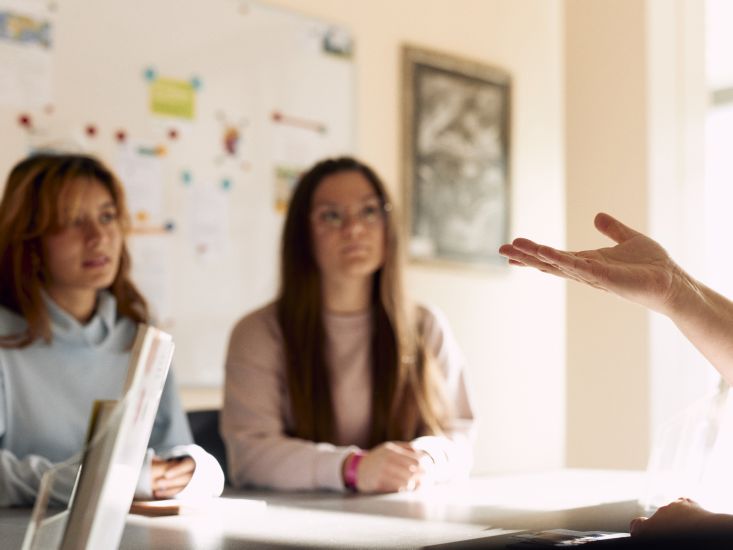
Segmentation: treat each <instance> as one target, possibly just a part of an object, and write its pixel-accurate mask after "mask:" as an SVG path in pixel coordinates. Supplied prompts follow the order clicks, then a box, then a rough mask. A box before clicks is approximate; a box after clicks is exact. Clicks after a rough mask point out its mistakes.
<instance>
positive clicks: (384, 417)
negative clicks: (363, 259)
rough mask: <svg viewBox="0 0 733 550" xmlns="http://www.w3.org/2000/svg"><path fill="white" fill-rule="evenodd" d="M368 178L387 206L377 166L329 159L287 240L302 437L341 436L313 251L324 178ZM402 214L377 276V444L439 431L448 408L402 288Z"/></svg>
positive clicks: (284, 280) (309, 178) (285, 294)
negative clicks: (314, 216)
mask: <svg viewBox="0 0 733 550" xmlns="http://www.w3.org/2000/svg"><path fill="white" fill-rule="evenodd" d="M349 171H354V172H358V173H359V174H361V175H363V176H364V177H365V178H366V179H367V180H368V181H369V183H370V184H371V185H372V187H373V188H374V191H375V192H376V194H377V196H378V197H379V199H380V200H381V201H382V203H383V205H384V206H385V207H386V208H385V210H387V209H388V208H389V206H391V204H390V201H389V197H388V194H387V190H386V187H385V186H384V184H383V183H382V181H381V180H380V178H379V177H378V176H377V174H376V173H375V172H374V170H372V169H371V168H370V167H369V166H367V165H365V164H363V163H362V162H360V161H358V160H356V159H354V158H351V157H340V158H336V159H327V160H324V161H321V162H319V163H318V164H316V165H315V166H313V167H312V168H311V169H310V170H309V171H308V172H306V173H305V174H303V176H302V177H301V178H300V180H299V182H298V184H297V186H296V188H295V191H294V193H293V196H292V199H291V202H290V206H289V208H288V214H287V218H286V220H285V227H284V230H283V237H282V248H281V277H280V285H281V286H280V294H279V298H278V301H277V316H278V321H279V324H280V328H281V330H282V333H283V338H284V341H285V352H286V361H287V378H288V387H289V391H290V401H291V405H292V409H293V416H294V419H295V433H294V434H293V435H294V436H296V437H300V438H302V439H308V440H311V441H328V442H333V439H334V418H333V414H334V413H333V403H332V399H331V385H330V377H329V369H328V368H327V360H326V354H325V349H326V342H327V339H326V333H325V327H324V323H323V300H322V295H321V280H320V272H319V269H318V265H317V263H316V260H315V257H314V253H313V242H312V235H311V222H310V213H311V208H312V201H313V194H314V192H315V190H316V188H317V187H318V185H319V184H320V183H321V181H323V179H324V178H326V177H327V176H330V175H332V174H335V173H338V172H349ZM395 215H396V214H395V212H394V209H391V211H389V213H388V214H387V215H386V216H385V224H384V227H385V253H384V262H383V265H382V267H381V268H380V269H379V270H378V271H377V272H376V273H375V274H374V279H373V290H372V340H371V380H372V395H371V432H370V444H371V445H377V444H379V443H382V442H384V441H389V440H402V441H408V440H410V439H413V438H414V437H417V436H419V435H424V434H430V433H439V432H440V431H441V424H442V420H443V417H444V415H443V413H444V412H445V411H444V410H443V407H444V405H445V403H444V402H443V401H444V400H442V398H441V395H440V392H439V388H438V384H437V382H436V379H435V374H434V372H433V371H434V366H433V365H434V362H433V361H432V360H431V358H430V357H429V356H428V354H427V353H426V349H425V346H424V344H423V342H422V338H421V332H422V331H421V329H420V327H418V326H417V325H416V321H415V319H416V315H414V312H413V311H411V310H408V307H407V305H406V301H405V296H404V291H403V286H402V251H401V248H400V238H399V225H398V221H397V220H396V219H395Z"/></svg>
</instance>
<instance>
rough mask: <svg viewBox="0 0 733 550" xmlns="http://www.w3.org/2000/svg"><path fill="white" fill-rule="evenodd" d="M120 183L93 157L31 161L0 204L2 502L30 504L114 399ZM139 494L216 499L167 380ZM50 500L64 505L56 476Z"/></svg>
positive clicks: (212, 479) (122, 260)
mask: <svg viewBox="0 0 733 550" xmlns="http://www.w3.org/2000/svg"><path fill="white" fill-rule="evenodd" d="M128 227H129V220H128V214H127V210H126V208H125V200H124V196H123V191H122V186H121V185H120V182H119V181H118V180H117V178H116V177H115V176H114V174H112V172H111V171H110V170H109V169H107V168H106V167H105V166H104V165H103V164H102V163H101V162H99V161H98V160H96V159H94V158H91V157H87V156H82V155H55V154H39V155H35V156H32V157H29V158H27V159H25V160H23V161H21V162H20V163H18V164H17V165H16V166H15V167H14V168H13V169H12V171H11V172H10V175H9V177H8V180H7V182H6V184H5V189H4V193H3V196H2V201H1V202H0V505H1V506H12V505H28V504H32V503H33V501H34V500H35V497H36V495H37V493H38V489H39V484H40V481H41V477H42V475H43V473H44V472H46V471H47V470H49V469H50V468H52V467H53V466H54V464H56V463H59V462H63V461H66V460H67V459H69V458H71V457H73V456H74V455H76V454H77V453H79V452H80V451H82V450H83V447H84V441H85V437H86V430H87V425H88V423H89V420H88V419H89V415H90V413H91V412H92V403H93V402H94V400H96V399H118V398H120V397H121V392H122V390H123V387H124V383H125V377H126V375H127V366H128V361H129V355H130V348H131V346H132V343H133V340H134V337H135V332H136V326H137V323H146V322H149V321H150V316H149V314H148V309H147V305H146V303H145V300H144V299H143V297H142V296H141V294H140V293H139V292H138V291H137V289H136V288H135V285H134V284H133V283H132V281H131V280H130V256H129V254H128V251H127V247H126V245H125V235H126V233H127V229H128ZM150 447H151V450H150V451H149V452H148V455H147V458H146V461H145V465H144V467H143V472H142V473H141V475H140V480H139V483H138V490H137V492H136V494H137V496H138V497H139V498H142V497H148V498H150V497H154V498H170V497H183V496H187V495H188V496H190V495H206V496H212V495H218V494H220V493H221V491H222V488H223V484H224V477H223V473H222V471H221V467H220V466H219V464H218V463H217V462H216V460H215V459H214V458H213V457H212V456H211V455H209V454H207V453H206V452H205V451H204V450H203V449H201V448H200V447H197V446H196V445H193V440H192V437H191V432H190V430H189V427H188V422H187V420H186V415H185V413H184V411H183V409H182V408H181V405H180V403H179V401H178V397H177V395H176V392H175V388H174V385H173V380H172V376H171V375H170V374H169V376H168V380H167V381H166V384H165V388H164V390H163V394H162V396H161V400H160V407H159V409H158V413H157V416H156V418H155V424H154V426H153V432H152V435H151V438H150ZM64 473H65V474H66V475H62V476H61V483H60V484H59V486H58V487H59V488H58V489H57V490H56V491H55V492H54V493H53V495H52V497H53V500H54V501H55V502H57V503H62V502H65V501H66V500H68V498H69V496H70V493H71V487H72V486H73V483H74V476H73V473H74V472H73V471H72V469H68V470H64Z"/></svg>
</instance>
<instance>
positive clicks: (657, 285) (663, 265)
mask: <svg viewBox="0 0 733 550" xmlns="http://www.w3.org/2000/svg"><path fill="white" fill-rule="evenodd" d="M570 255H573V256H576V257H577V258H578V259H579V260H591V263H590V265H588V264H586V265H585V266H582V268H581V266H579V268H576V269H574V268H573V267H572V266H566V267H561V270H562V271H563V272H564V274H565V275H566V276H568V277H570V278H572V279H576V280H579V281H582V282H585V283H588V284H590V285H592V286H596V287H599V288H602V289H604V290H608V291H610V292H613V293H615V294H618V295H619V296H622V297H624V298H627V299H629V300H631V301H633V302H637V303H640V304H642V305H645V306H647V307H650V308H652V309H656V310H659V309H662V308H663V307H664V304H666V303H667V302H668V301H669V299H670V297H671V293H672V283H673V275H672V274H673V273H674V269H670V268H673V267H674V262H672V260H671V259H670V257H669V255H668V254H667V252H666V251H665V250H664V248H662V247H661V246H660V245H659V244H657V243H656V242H655V241H653V240H652V239H650V238H648V237H646V236H644V235H642V234H636V235H635V236H633V237H631V238H630V239H628V240H626V241H624V242H622V243H620V244H617V245H616V246H613V247H608V248H600V249H598V250H588V251H584V252H578V253H576V254H572V253H571V254H570ZM588 267H590V269H588Z"/></svg>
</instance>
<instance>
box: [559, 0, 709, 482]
mask: <svg viewBox="0 0 733 550" xmlns="http://www.w3.org/2000/svg"><path fill="white" fill-rule="evenodd" d="M703 15H704V2H699V1H697V0H647V1H645V2H639V1H637V0H590V1H588V0H566V2H565V24H566V34H565V36H566V42H565V67H566V73H565V80H566V95H565V112H566V135H565V168H566V173H567V195H566V198H565V200H566V208H567V239H568V247H569V248H571V249H584V248H592V247H596V246H600V245H605V244H607V243H609V242H610V241H609V240H608V239H606V238H605V237H603V236H601V235H600V234H599V233H597V232H596V231H595V229H594V228H593V224H592V220H593V217H594V215H595V213H596V212H598V211H601V210H604V211H607V212H609V213H612V214H614V215H616V216H617V217H619V218H621V219H622V220H623V221H625V222H626V223H628V224H629V225H631V226H633V227H635V228H637V229H639V230H641V231H645V232H648V233H649V234H651V235H652V236H653V237H655V238H657V239H658V240H659V241H660V242H662V243H663V244H664V245H665V246H666V247H667V249H668V250H669V251H670V253H672V255H673V256H674V257H675V258H676V259H677V260H678V261H679V262H680V263H681V264H682V265H683V266H685V267H686V268H688V269H690V270H691V271H692V272H693V273H700V269H699V267H700V265H701V263H702V259H701V257H700V255H701V254H700V251H701V250H702V247H701V246H699V243H700V242H701V234H702V231H703V220H702V207H701V201H702V197H703V172H702V165H703V158H702V157H703V135H704V132H703V128H704V110H705V93H704V90H705V77H704V50H703V38H704V34H703ZM567 356H568V362H567V397H568V401H567V442H566V446H567V464H568V465H569V466H583V467H601V468H606V467H610V468H643V467H645V466H646V463H647V458H648V455H649V451H650V449H651V447H652V445H653V437H654V434H655V433H657V432H658V431H659V429H660V428H661V427H662V426H664V425H665V424H666V423H667V422H668V421H669V419H670V418H671V417H672V415H673V414H675V413H676V412H677V411H679V410H680V409H681V408H682V407H683V406H685V405H686V404H687V403H689V402H690V401H691V400H693V399H695V398H697V397H699V396H700V395H701V393H702V392H705V391H706V389H707V388H708V387H709V386H710V376H709V373H710V371H709V370H707V371H706V370H701V366H700V363H701V362H702V361H701V359H700V356H699V354H697V352H695V351H694V350H692V349H691V346H690V345H689V344H688V343H687V342H686V341H685V340H684V338H683V337H682V336H681V335H680V334H679V331H677V330H676V329H675V327H674V326H673V325H672V324H671V323H670V322H669V321H668V320H666V319H663V318H661V317H660V316H658V315H656V314H649V313H648V312H646V311H645V310H643V309H642V308H640V307H638V306H634V305H631V304H629V303H626V302H623V301H622V300H619V299H615V298H613V297H611V296H608V295H605V294H603V293H599V292H596V291H593V290H590V289H587V288H583V287H580V286H578V285H569V286H568V294H567ZM703 368H705V369H709V367H703Z"/></svg>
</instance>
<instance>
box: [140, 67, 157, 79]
mask: <svg viewBox="0 0 733 550" xmlns="http://www.w3.org/2000/svg"><path fill="white" fill-rule="evenodd" d="M143 75H144V76H145V80H147V81H148V82H152V81H153V80H155V79H156V78H157V76H158V75H157V73H156V72H155V69H153V68H152V67H148V68H147V69H145V71H144V72H143Z"/></svg>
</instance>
